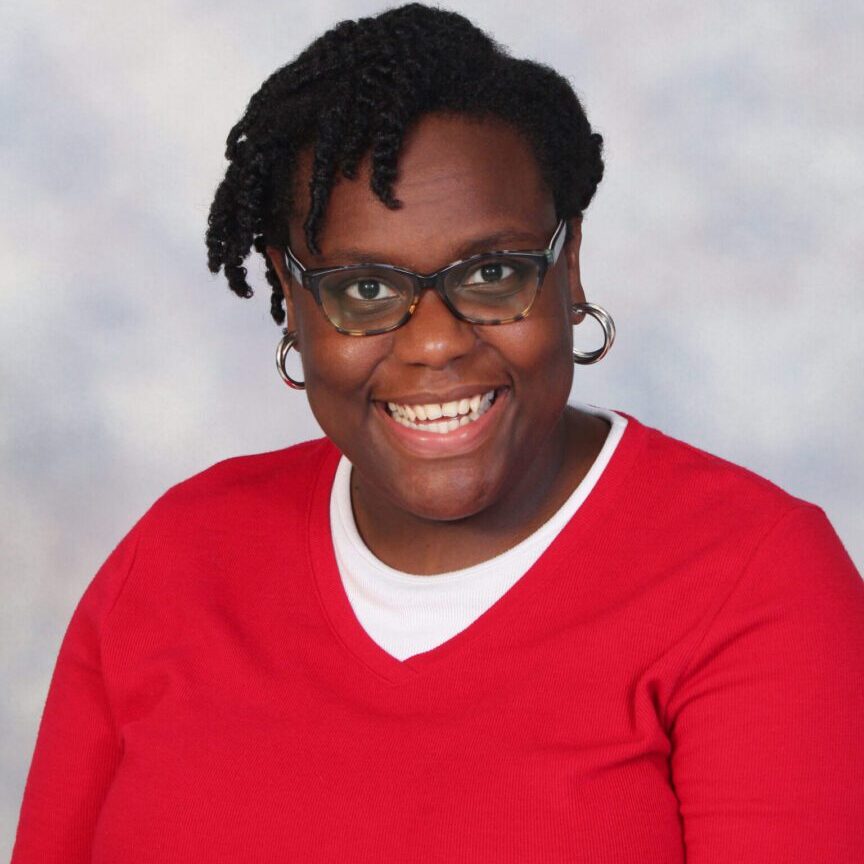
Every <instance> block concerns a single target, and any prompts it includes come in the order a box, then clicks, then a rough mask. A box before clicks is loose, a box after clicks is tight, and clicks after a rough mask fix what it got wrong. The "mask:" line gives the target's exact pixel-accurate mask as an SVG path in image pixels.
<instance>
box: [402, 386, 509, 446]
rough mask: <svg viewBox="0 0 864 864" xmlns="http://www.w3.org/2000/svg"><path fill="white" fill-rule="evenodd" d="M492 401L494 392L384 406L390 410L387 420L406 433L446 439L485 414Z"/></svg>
mask: <svg viewBox="0 0 864 864" xmlns="http://www.w3.org/2000/svg"><path fill="white" fill-rule="evenodd" d="M494 399H495V391H494V390H489V391H488V392H487V393H482V394H479V393H478V394H477V395H476V396H472V397H471V398H470V399H460V400H458V401H453V402H444V403H431V404H428V405H399V404H398V403H396V402H388V403H387V408H388V409H389V410H390V416H391V417H392V418H393V419H394V420H395V421H396V422H397V423H401V424H402V425H403V426H407V427H408V428H409V429H422V430H424V431H426V432H437V433H438V434H440V435H446V434H447V433H448V432H453V431H455V430H456V429H460V428H461V427H462V426H467V425H468V424H469V423H473V422H474V421H475V420H479V419H480V417H482V416H483V415H484V414H485V413H486V412H487V411H488V410H489V407H490V406H491V405H492V402H493V400H494ZM442 418H443V419H442ZM415 421H433V422H425V423H418V422H415Z"/></svg>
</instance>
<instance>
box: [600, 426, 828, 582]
mask: <svg viewBox="0 0 864 864" xmlns="http://www.w3.org/2000/svg"><path fill="white" fill-rule="evenodd" d="M617 413H619V414H623V415H624V416H625V417H627V420H628V428H627V430H626V433H625V436H624V439H623V440H622V442H621V443H622V444H626V442H627V438H628V435H629V437H630V445H629V451H630V452H631V453H633V451H636V452H635V453H634V454H633V455H632V456H631V459H630V463H629V468H628V470H627V473H626V477H624V478H623V482H622V483H621V484H620V486H619V494H618V496H616V498H617V506H618V510H619V516H618V518H619V519H620V520H621V522H622V524H623V525H624V526H626V529H625V530H626V531H627V532H628V535H629V536H634V537H641V538H642V540H643V542H645V543H647V544H648V546H649V547H650V548H651V549H655V550H661V549H662V550H664V555H671V556H675V555H680V556H681V557H682V559H686V560H690V561H692V560H704V556H709V557H711V558H713V559H714V560H715V561H718V562H720V559H723V562H725V565H728V566H729V568H730V569H731V570H735V569H737V568H740V566H743V565H744V564H745V563H746V561H747V560H748V559H749V557H750V556H751V555H752V554H753V553H754V552H755V550H756V549H757V548H758V546H759V545H760V544H761V543H762V541H763V540H765V539H767V538H769V536H772V535H773V536H776V533H775V528H778V527H782V526H784V525H786V526H788V525H790V524H794V523H795V521H796V520H795V519H793V518H792V517H793V514H796V513H801V511H806V512H807V513H809V516H808V517H807V518H806V519H805V522H806V523H807V525H808V530H807V532H806V533H808V534H809V533H811V532H812V526H813V524H814V520H815V521H816V522H819V523H824V524H828V523H827V518H826V517H825V515H824V513H823V511H822V510H821V509H820V508H819V507H818V506H817V505H815V504H813V503H810V502H808V501H805V500H803V499H801V498H799V497H797V496H795V495H792V494H791V493H789V492H788V491H786V490H784V489H783V488H781V487H780V486H778V485H777V484H776V483H774V482H772V481H771V480H769V479H767V478H765V477H763V476H761V475H759V474H757V473H756V472H754V471H752V470H750V469H748V468H745V467H743V466H742V465H738V464H735V463H734V462H731V461H729V460H728V459H724V458H722V457H720V456H717V455H715V454H713V453H709V452H707V451H706V450H703V449H701V448H699V447H697V446H694V445H693V444H689V443H687V442H684V441H681V440H679V439H677V438H675V437H673V436H672V435H668V434H666V433H665V432H662V431H660V430H659V429H655V428H653V427H650V426H647V425H645V424H643V423H641V422H640V421H639V420H637V419H636V418H634V417H631V416H630V415H627V414H626V413H624V412H620V411H619V412H617ZM790 519H792V522H790ZM721 563H722V562H721Z"/></svg>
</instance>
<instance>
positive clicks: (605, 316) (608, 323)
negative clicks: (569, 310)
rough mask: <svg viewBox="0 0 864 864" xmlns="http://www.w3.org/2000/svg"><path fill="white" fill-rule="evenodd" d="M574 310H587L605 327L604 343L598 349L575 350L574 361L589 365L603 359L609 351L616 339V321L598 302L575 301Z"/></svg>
mask: <svg viewBox="0 0 864 864" xmlns="http://www.w3.org/2000/svg"><path fill="white" fill-rule="evenodd" d="M573 311H574V312H586V313H587V314H588V315H590V316H591V317H592V318H593V319H594V320H595V321H597V323H598V324H599V325H600V326H601V327H602V328H603V345H602V346H601V347H600V348H598V349H597V350H596V351H574V352H573V362H574V363H579V364H581V365H583V366H587V365H589V364H591V363H596V362H597V361H598V360H602V359H603V358H604V357H605V356H606V355H607V354H608V353H609V349H610V348H611V347H612V343H613V342H614V341H615V322H614V321H613V320H612V316H611V315H610V314H609V313H608V312H607V311H606V310H605V309H604V308H603V307H602V306H598V305H597V304H596V303H574V304H573Z"/></svg>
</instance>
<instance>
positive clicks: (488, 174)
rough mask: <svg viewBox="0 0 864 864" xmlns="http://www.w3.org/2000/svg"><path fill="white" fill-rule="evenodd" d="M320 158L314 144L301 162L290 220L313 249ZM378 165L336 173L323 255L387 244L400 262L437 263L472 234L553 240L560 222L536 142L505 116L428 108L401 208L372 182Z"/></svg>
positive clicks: (410, 138)
mask: <svg viewBox="0 0 864 864" xmlns="http://www.w3.org/2000/svg"><path fill="white" fill-rule="evenodd" d="M311 161H312V154H311V152H305V153H304V154H302V158H301V159H300V160H299V163H298V169H297V174H296V178H295V182H296V186H295V190H296V191H295V197H294V200H295V202H296V205H295V209H296V212H295V214H294V217H293V218H292V222H291V238H292V242H293V243H295V244H297V245H299V246H300V247H301V249H303V251H304V252H305V253H307V255H308V254H309V250H308V249H307V248H306V246H305V241H303V239H302V238H303V232H302V225H303V221H304V219H305V215H306V211H307V209H308V206H309V201H308V198H309V193H308V189H309V179H310V176H311ZM370 170H371V160H370V157H369V156H368V155H367V156H366V158H365V159H364V161H363V162H362V163H361V165H360V166H359V169H358V172H357V179H356V180H353V181H351V180H346V179H344V178H342V177H340V178H339V179H338V181H337V182H336V184H335V186H334V188H333V191H332V193H331V197H330V200H329V202H328V205H327V213H326V217H325V219H324V222H323V225H322V228H321V232H320V235H319V244H320V247H321V255H320V256H317V261H319V262H324V261H326V260H327V259H328V258H329V257H331V256H332V255H333V254H334V253H338V251H339V250H340V249H343V248H352V249H368V250H376V251H378V250H380V251H381V252H382V253H383V252H388V260H391V261H394V263H398V262H400V261H401V262H403V263H406V264H407V263H409V262H408V258H409V257H410V259H411V262H410V263H412V264H414V265H415V266H420V265H421V264H422V265H423V266H431V265H432V264H434V263H441V261H442V260H443V261H444V262H445V263H446V260H448V258H447V256H448V255H451V256H452V253H453V250H454V249H455V248H456V247H457V246H459V244H460V243H464V242H465V241H470V239H471V238H472V237H482V236H486V235H489V236H491V235H494V234H498V233H501V232H503V231H512V232H513V233H514V234H515V233H521V234H524V233H535V234H536V235H537V237H538V239H539V240H540V241H542V242H545V241H546V240H547V239H548V234H549V232H550V231H551V230H552V228H554V223H555V207H554V202H553V198H552V193H551V190H550V189H549V188H548V186H547V185H546V184H545V182H544V180H543V179H542V175H541V172H540V168H539V166H538V164H537V160H536V158H535V156H534V153H533V151H532V149H531V146H530V144H529V143H528V142H527V141H526V140H525V138H524V137H523V136H522V135H521V134H520V133H519V132H518V131H517V130H515V129H514V128H513V127H511V126H509V125H507V124H506V123H504V122H503V121H501V120H497V119H482V120H479V119H476V118H469V117H464V116H461V115H427V116H425V117H423V118H421V120H419V121H418V122H417V123H416V124H415V125H414V126H413V127H412V128H411V129H410V130H409V131H408V133H407V134H406V136H405V138H404V141H403V147H402V151H401V154H400V158H399V163H398V179H397V181H396V183H395V184H394V187H393V191H394V194H395V196H396V198H398V199H399V200H400V201H401V202H402V206H401V207H400V208H399V209H396V210H390V209H388V208H387V207H385V206H384V204H382V202H381V201H380V200H379V199H378V198H377V197H376V196H375V194H374V192H372V190H371V189H370V186H369V172H370ZM298 193H299V194H298ZM298 241H300V242H299V244H298ZM295 251H297V250H296V249H295ZM421 259H422V260H421Z"/></svg>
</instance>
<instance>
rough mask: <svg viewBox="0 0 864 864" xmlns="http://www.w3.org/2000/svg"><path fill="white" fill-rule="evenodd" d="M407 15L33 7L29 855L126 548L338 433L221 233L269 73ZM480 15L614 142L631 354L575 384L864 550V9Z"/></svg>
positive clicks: (11, 486)
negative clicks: (722, 463) (78, 634)
mask: <svg viewBox="0 0 864 864" xmlns="http://www.w3.org/2000/svg"><path fill="white" fill-rule="evenodd" d="M383 6H384V4H381V3H377V2H356V0H354V2H347V0H331V2H317V3H315V4H312V3H308V2H307V3H297V2H288V3H274V2H262V0H251V2H246V3H244V4H239V3H236V2H225V0H208V2H203V0H198V2H193V0H174V2H166V0H151V2H148V3H143V4H134V3H116V2H110V0H93V2H85V3H65V2H61V0H53V2H52V0H28V2H26V3H17V4H13V3H8V4H5V5H4V6H3V10H2V13H0V15H2V20H0V80H2V85H0V86H2V122H0V140H2V153H0V157H2V158H0V226H2V230H0V244H2V251H3V261H2V268H0V362H2V379H0V412H2V425H0V453H2V483H0V543H2V558H0V566H2V588H0V590H2V604H0V649H2V672H0V674H2V685H3V686H2V691H0V692H2V696H0V723H2V738H0V748H2V749H0V776H2V778H3V779H2V786H0V855H8V851H9V850H10V849H11V843H12V835H13V833H14V827H15V823H16V821H17V813H18V808H19V805H20V796H21V791H22V789H23V783H24V779H25V775H26V770H27V767H28V765H29V761H30V757H31V753H32V748H33V744H34V740H35V735H36V730H37V725H38V720H39V716H40V712H41V710H42V706H43V702H44V699H45V694H46V690H47V687H48V682H49V678H50V675H51V672H52V669H53V665H54V661H55V658H56V654H57V650H58V648H59V645H60V640H61V638H62V635H63V632H64V630H65V627H66V625H67V623H68V620H69V617H70V616H71V614H72V610H73V608H74V605H75V603H76V602H77V600H78V599H79V597H80V596H81V594H82V592H83V590H84V588H85V586H86V584H87V583H88V581H89V580H90V578H91V577H92V575H93V573H94V572H95V570H96V568H97V567H98V565H99V564H100V562H101V561H102V560H103V559H104V558H105V556H106V555H107V553H108V552H109V551H110V550H111V548H112V547H113V546H114V544H115V543H116V542H117V541H118V540H119V538H120V537H121V536H122V535H123V534H124V533H125V531H126V530H127V529H128V528H129V527H130V526H131V524H132V523H133V522H134V521H135V519H136V518H137V517H138V516H139V515H140V514H141V513H142V512H143V511H144V510H145V509H146V508H147V507H148V506H149V504H150V503H151V502H152V501H153V500H154V499H155V498H156V497H157V496H158V495H160V494H161V493H162V492H163V491H164V490H165V489H166V488H167V487H168V486H169V485H171V484H173V483H175V482H177V481H178V480H180V479H182V478H184V477H186V476H188V475H190V474H192V473H194V472H196V471H198V470H200V469H202V468H205V467H207V466H208V465H210V464H212V463H213V462H215V461H217V460H219V459H222V458H224V457H227V456H231V455H235V454H239V453H248V452H254V451H261V450H268V449H274V448H278V447H282V446H285V445H287V444H290V443H293V442H296V441H299V440H301V439H305V438H308V437H311V436H314V435H317V434H319V432H318V429H317V427H316V425H315V423H314V421H313V420H312V418H311V415H310V414H309V412H308V410H307V408H306V406H305V400H304V397H303V395H302V394H297V393H293V392H290V391H288V390H286V388H285V387H284V385H283V384H282V383H281V382H280V381H279V380H278V378H277V376H276V373H275V371H274V368H273V350H274V346H275V344H276V341H277V339H278V336H279V332H278V330H277V328H276V327H275V326H274V325H273V323H272V322H271V321H270V319H269V317H268V293H269V291H268V290H267V289H266V287H265V288H263V289H262V290H261V291H259V293H258V296H256V297H255V298H254V299H253V300H250V301H240V300H239V299H237V298H236V297H234V296H233V295H232V294H230V293H229V292H228V290H227V289H226V288H225V287H224V285H223V283H222V281H221V277H220V279H217V278H215V277H212V276H211V275H210V274H209V273H208V271H207V269H206V266H205V250H204V244H203V232H204V226H205V220H206V216H207V210H208V207H209V203H210V199H211V195H212V192H213V190H214V187H215V185H216V183H217V182H218V181H219V179H220V178H221V176H222V172H223V170H224V162H223V142H224V138H225V135H226V133H227V131H228V129H229V128H230V127H231V125H232V124H233V123H234V122H235V121H236V120H237V119H238V118H239V116H240V114H241V112H242V110H243V108H244V106H245V104H246V101H247V100H248V97H249V96H250V95H251V93H252V92H253V91H254V90H255V89H256V88H257V87H258V85H259V83H260V82H261V81H262V79H263V78H264V77H265V76H266V75H267V74H269V73H270V72H271V71H272V70H274V69H275V68H276V67H277V66H280V65H282V64H283V63H285V62H287V61H289V60H290V59H291V58H292V57H294V56H295V55H296V54H297V53H298V52H299V50H300V49H301V48H303V47H304V46H305V45H306V43H307V42H308V41H309V40H310V39H311V38H312V37H314V36H315V35H317V34H318V33H320V32H321V31H322V30H324V29H326V28H327V27H328V26H330V25H331V24H333V23H335V22H336V21H337V20H340V19H342V18H345V17H349V16H350V17H355V16H357V15H361V14H366V13H369V12H374V11H377V10H379V9H381V8H383ZM451 8H458V9H459V10H460V11H463V12H465V13H466V14H468V15H469V16H470V17H472V18H473V19H474V20H475V21H476V22H477V23H479V24H480V25H481V26H483V27H484V28H487V29H489V30H491V31H492V32H493V33H494V34H495V35H496V36H497V37H498V39H499V40H500V41H502V42H503V43H504V44H506V45H508V46H510V47H511V49H512V50H513V52H514V53H516V54H518V55H522V56H529V57H532V58H535V59H539V60H542V61H544V62H547V63H549V64H551V65H553V66H555V67H556V68H558V69H559V70H560V71H562V72H563V73H564V74H566V75H567V76H569V77H570V79H571V80H572V82H573V84H574V86H575V87H576V89H577V91H578V92H579V93H580V95H581V96H582V97H583V99H584V102H585V105H586V108H587V110H588V114H589V118H590V119H591V121H592V123H593V124H594V125H595V127H596V128H598V129H599V130H600V131H601V132H602V133H603V135H604V137H605V139H606V157H607V176H606V179H605V180H604V181H603V183H602V185H601V187H600V190H599V192H598V195H597V198H596V199H595V201H594V203H593V204H592V205H591V207H590V209H589V211H588V213H587V215H586V219H585V225H584V243H583V250H584V264H583V274H584V281H585V285H586V289H587V292H588V297H589V299H591V300H594V301H596V302H599V303H601V304H602V305H604V306H605V307H607V308H608V309H609V310H610V312H612V314H613V315H614V317H615V320H616V322H617V325H618V343H617V344H616V346H615V349H614V350H613V351H612V353H611V354H610V355H609V356H608V357H607V358H606V359H605V360H603V362H602V363H601V364H599V365H598V366H596V367H587V368H582V369H577V375H576V382H575V385H574V396H576V397H578V398H580V399H582V400H584V401H588V402H593V403H595V404H599V405H605V406H609V407H613V408H621V409H623V410H626V411H628V412H630V413H633V414H635V415H636V416H638V417H639V418H640V419H641V420H643V421H644V422H647V423H649V424H651V425H654V426H657V427H659V428H661V429H663V430H664V431H666V432H668V433H670V434H672V435H675V436H676V437H679V438H683V439H685V440H687V441H690V442H691V443H693V444H695V445H697V446H699V447H702V448H704V449H707V450H709V451H712V452H714V453H717V454H719V455H721V456H724V457H726V458H728V459H731V460H733V461H735V462H738V463H740V464H743V465H746V466H747V467H749V468H752V469H753V470H755V471H757V472H759V473H761V474H763V475H764V476H766V477H768V478H769V479H771V480H773V481H775V482H776V483H778V484H780V485H781V486H783V487H785V488H786V489H788V490H789V491H790V492H793V493H794V494H796V495H799V496H801V497H803V498H806V499H809V500H812V501H815V502H817V503H819V504H821V505H822V506H823V507H824V508H825V509H826V511H827V512H828V515H829V516H830V517H831V519H832V521H833V523H834V525H835V526H836V528H837V531H838V532H839V534H840V536H841V537H842V539H843V540H844V542H845V543H846V545H847V548H848V549H849V551H850V553H851V554H852V556H853V558H854V559H855V560H856V562H857V563H858V565H859V567H860V566H861V565H862V562H864V524H862V523H864V504H862V499H861V489H862V474H864V452H862V451H864V448H862V443H861V434H862V433H861V424H862V419H864V416H862V407H864V390H862V370H864V347H862V344H864V343H862V339H861V328H862V325H864V299H862V290H861V289H862V285H861V282H862V276H864V242H862V236H864V219H862V201H864V188H862V187H864V183H862V131H864V110H862V108H864V87H862V83H861V82H862V81H864V62H862V56H864V5H862V4H860V3H858V2H853V0H837V2H819V0H809V2H808V0H776V2H759V0H755V2H753V0H751V2H746V3H744V2H720V3H718V2H714V0H712V2H708V0H690V2H686V3H685V2H672V0H665V2H656V3H639V2H632V0H631V2H618V3H616V2H602V3H601V2H590V3H589V2H577V0H573V2H546V3H543V4H537V5H536V6H534V7H533V11H531V12H529V11H527V9H528V7H526V5H525V4H524V3H519V2H515V0H514V2H506V3H493V2H485V0H465V2H463V3H461V4H454V5H453V6H452V7H451ZM254 269H255V272H257V273H258V274H259V276H260V268H258V267H256V268H254ZM586 331H587V328H586ZM583 347H588V345H587V344H586V345H584V346H583Z"/></svg>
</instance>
